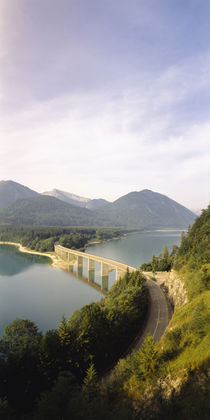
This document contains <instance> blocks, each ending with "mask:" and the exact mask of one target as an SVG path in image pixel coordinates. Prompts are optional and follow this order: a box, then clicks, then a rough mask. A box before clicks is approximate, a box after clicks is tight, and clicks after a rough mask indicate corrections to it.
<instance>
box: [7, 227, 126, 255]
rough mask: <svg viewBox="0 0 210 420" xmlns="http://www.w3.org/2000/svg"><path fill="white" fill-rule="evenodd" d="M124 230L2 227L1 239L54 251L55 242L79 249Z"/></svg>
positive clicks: (37, 249) (36, 249) (117, 234)
mask: <svg viewBox="0 0 210 420" xmlns="http://www.w3.org/2000/svg"><path fill="white" fill-rule="evenodd" d="M122 232H123V231H120V230H116V229H110V228H107V229H93V228H73V227H72V228H71V227H70V228H62V227H60V228H58V227H54V228H53V227H49V228H46V227H45V228H10V227H2V228H0V241H10V242H20V243H21V245H23V246H25V247H28V248H31V249H34V250H35V251H39V252H47V251H54V244H55V242H59V243H60V245H62V246H64V247H67V248H73V249H79V248H83V247H84V246H85V245H86V244H87V243H88V242H89V241H93V240H98V239H100V240H102V239H111V238H113V237H120V236H121V235H122Z"/></svg>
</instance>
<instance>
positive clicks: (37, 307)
mask: <svg viewBox="0 0 210 420" xmlns="http://www.w3.org/2000/svg"><path fill="white" fill-rule="evenodd" d="M49 262H50V260H49V259H48V258H46V257H40V256H36V255H30V254H24V253H21V252H19V251H18V250H17V248H16V247H14V246H9V245H0V335H2V333H3V329H4V327H5V325H7V324H9V323H10V322H11V321H13V319H15V318H16V317H18V318H24V319H25V318H28V319H30V320H32V321H34V322H35V323H36V325H37V326H38V327H39V328H40V329H41V330H42V331H46V330H48V329H51V328H56V327H57V326H58V325H59V322H60V320H61V317H62V314H63V313H64V314H65V316H66V317H69V316H71V315H72V313H73V312H74V311H75V310H76V309H79V308H81V307H82V306H84V305H85V304H88V303H90V302H93V301H97V300H100V299H101V297H103V294H102V293H101V292H99V291H98V290H96V289H94V288H93V287H91V286H89V285H88V284H86V283H84V282H82V281H81V280H79V279H78V278H76V277H74V276H73V275H71V274H70V273H67V272H65V271H63V270H60V269H58V268H54V267H51V266H50V265H49Z"/></svg>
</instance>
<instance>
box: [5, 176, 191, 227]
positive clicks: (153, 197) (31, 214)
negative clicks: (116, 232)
mask: <svg viewBox="0 0 210 420" xmlns="http://www.w3.org/2000/svg"><path fill="white" fill-rule="evenodd" d="M7 186H8V192H7V188H6V187H7ZM54 191H59V192H60V193H62V191H61V190H54ZM63 193H65V192H63ZM65 194H69V199H72V196H74V197H76V201H77V202H79V203H80V204H81V202H82V204H84V201H81V200H82V199H84V197H80V196H76V195H72V194H71V193H65ZM85 200H89V201H87V202H86V205H87V204H88V205H89V208H88V207H84V206H83V205H82V206H81V205H78V204H75V201H74V200H73V202H66V201H65V200H64V199H63V200H62V199H60V198H56V197H54V196H50V195H47V194H39V193H37V192H36V191H33V190H30V189H29V188H28V187H25V186H23V185H21V184H18V183H15V182H14V181H1V182H0V225H13V226H17V225H21V226H28V225H32V226H35V225H36V226H104V227H132V228H133V227H135V228H138V229H160V228H167V229H170V228H179V229H186V228H187V227H188V226H189V224H192V223H193V222H194V219H195V218H196V215H195V214H193V213H192V212H191V211H190V210H188V209H187V208H186V207H184V206H182V205H181V204H179V203H177V202H176V201H174V200H172V199H171V198H169V197H167V196H165V195H163V194H160V193H156V192H153V191H151V190H149V189H144V190H141V191H132V192H129V193H128V194H126V195H124V196H122V197H119V198H118V199H117V200H115V201H114V202H112V203H111V202H107V201H106V200H103V199H95V200H91V199H86V198H85ZM95 202H96V203H95ZM5 203H6V204H7V203H9V204H8V205H7V206H5Z"/></svg>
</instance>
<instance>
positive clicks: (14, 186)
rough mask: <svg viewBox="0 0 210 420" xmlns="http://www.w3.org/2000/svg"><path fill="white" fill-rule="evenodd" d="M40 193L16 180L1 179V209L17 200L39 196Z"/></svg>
mask: <svg viewBox="0 0 210 420" xmlns="http://www.w3.org/2000/svg"><path fill="white" fill-rule="evenodd" d="M37 196H38V193H37V192H36V191H33V190H31V189H30V188H28V187H25V186H24V185H21V184H18V183H17V182H14V181H0V209H2V208H4V207H7V206H9V205H10V204H12V203H14V202H15V201H16V200H19V199H22V198H29V197H37Z"/></svg>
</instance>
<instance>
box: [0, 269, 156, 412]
mask: <svg viewBox="0 0 210 420" xmlns="http://www.w3.org/2000/svg"><path fill="white" fill-rule="evenodd" d="M147 303H148V296H147V289H146V288H145V286H144V278H143V277H142V275H141V273H140V272H139V271H137V272H135V273H129V272H127V273H126V275H125V276H124V278H122V279H120V280H119V282H118V283H117V284H115V285H114V286H113V287H112V289H111V290H110V291H109V293H108V294H107V296H106V297H105V298H104V299H102V300H101V302H96V303H91V304H90V305H86V306H84V307H83V308H82V309H80V310H78V311H75V312H74V314H73V316H72V317H71V318H70V319H68V320H67V319H66V318H65V317H64V316H63V318H62V320H61V323H60V326H59V328H58V329H57V330H50V331H48V332H47V333H46V334H42V333H41V332H39V331H38V329H37V327H36V325H35V324H34V322H32V321H30V320H21V319H16V320H14V321H13V322H12V323H11V324H10V325H8V326H7V327H6V328H5V331H4V336H3V337H2V338H1V340H0V355H1V357H0V376H1V383H0V398H1V399H0V418H1V419H3V418H11V419H16V418H30V419H32V418H43V419H48V418H49V419H53V418H56V419H58V418H60V413H59V410H60V408H61V405H63V408H62V410H64V412H65V411H66V412H67V413H68V416H70V415H72V410H73V412H74V410H75V409H76V407H77V410H78V414H77V416H80V415H82V413H83V414H84V412H83V410H84V409H85V411H86V409H87V407H86V403H87V404H88V402H87V401H86V397H85V402H84V403H82V405H81V399H83V398H84V395H85V396H86V394H87V396H89V393H91V392H92V391H93V390H92V391H91V389H92V388H91V384H92V382H93V379H94V378H96V372H97V375H102V374H103V373H104V372H106V370H107V369H109V368H110V367H111V366H112V365H113V364H114V363H116V361H117V359H118V358H119V357H120V356H122V355H123V353H124V352H125V351H126V349H127V348H128V346H129V344H130V343H131V342H132V340H133V339H134V337H135V335H136V334H137V332H138V331H139V328H140V326H141V324H143V322H144V318H145V315H146V311H147ZM89 382H90V386H89ZM60 388H61V389H63V391H64V389H65V392H64V394H63V395H62V396H61V390H60V391H58V395H57V396H58V400H59V398H60V397H61V398H62V400H63V399H65V395H67V394H66V393H68V392H70V394H71V398H72V401H71V402H72V403H73V405H74V408H72V407H71V403H70V406H69V408H66V404H67V405H68V404H69V402H68V403H67V401H66V402H64V401H63V403H64V404H61V401H58V400H57V399H56V400H55V401H54V403H55V404H54V403H53V404H51V403H49V400H50V399H51V398H52V399H54V397H53V394H54V392H55V391H54V389H60ZM63 391H62V392H63ZM56 392H57V391H56ZM97 392H98V391H97V387H95V390H94V393H96V394H97ZM82 394H84V395H83V397H82ZM57 403H58V406H57V407H55V405H56V404H57ZM75 404H76V406H75ZM34 411H35V412H34ZM35 413H36V414H35ZM50 413H51V414H50ZM56 413H59V414H56ZM33 416H34V417H33ZM64 418H69V417H65V415H64ZM75 418H80V417H75Z"/></svg>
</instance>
